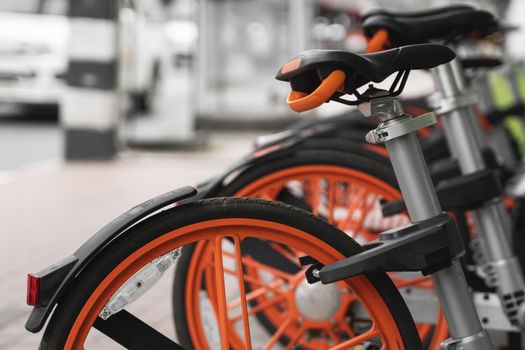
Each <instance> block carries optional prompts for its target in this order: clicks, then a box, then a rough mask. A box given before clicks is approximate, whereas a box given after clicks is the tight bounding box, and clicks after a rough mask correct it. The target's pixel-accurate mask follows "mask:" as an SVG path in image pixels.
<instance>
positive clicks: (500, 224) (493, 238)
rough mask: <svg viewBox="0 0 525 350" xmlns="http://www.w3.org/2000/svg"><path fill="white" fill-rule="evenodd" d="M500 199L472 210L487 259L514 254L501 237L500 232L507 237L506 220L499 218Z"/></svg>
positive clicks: (498, 258) (503, 257) (496, 258)
mask: <svg viewBox="0 0 525 350" xmlns="http://www.w3.org/2000/svg"><path fill="white" fill-rule="evenodd" d="M501 205H502V203H501V200H499V199H495V200H493V201H491V202H489V203H486V204H485V205H484V206H483V208H480V209H478V210H475V211H473V215H474V224H475V225H476V228H477V230H478V233H479V235H480V236H481V237H482V239H483V244H484V245H486V248H485V249H484V251H485V254H486V255H487V257H486V258H487V261H489V262H490V261H496V260H502V259H508V258H510V257H512V256H513V255H514V254H513V253H512V250H511V248H510V245H509V243H508V241H507V240H505V239H502V234H505V237H508V236H509V235H508V232H507V225H506V221H505V220H502V218H501V210H500V206H501Z"/></svg>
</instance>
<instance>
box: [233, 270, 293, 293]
mask: <svg viewBox="0 0 525 350" xmlns="http://www.w3.org/2000/svg"><path fill="white" fill-rule="evenodd" d="M224 273H228V274H230V275H234V276H235V275H236V274H237V272H235V271H233V270H231V269H227V268H224ZM244 280H245V281H246V282H249V283H250V284H253V285H255V286H257V287H264V288H266V289H268V291H272V292H275V293H282V291H281V290H279V289H278V287H279V286H280V285H282V283H280V284H278V285H277V287H274V286H273V285H272V283H265V282H263V281H261V280H259V279H257V278H255V277H253V276H250V275H244ZM275 281H281V282H283V281H282V279H276V280H274V281H273V282H275Z"/></svg>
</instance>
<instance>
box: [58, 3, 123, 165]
mask: <svg viewBox="0 0 525 350" xmlns="http://www.w3.org/2000/svg"><path fill="white" fill-rule="evenodd" d="M118 8H119V5H118V0H69V18H70V37H69V67H68V73H67V85H68V87H67V89H66V91H65V94H64V96H63V100H62V109H61V125H62V127H63V129H64V134H65V137H64V138H65V158H66V160H104V159H111V158H113V157H114V156H115V155H116V154H117V150H118V143H117V139H118V130H117V129H118V124H119V121H120V115H121V113H120V103H119V94H118V83H117V82H118V55H117V51H118V49H117V47H118V46H117V39H118V32H117V31H118V27H117V20H118Z"/></svg>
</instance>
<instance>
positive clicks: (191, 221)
mask: <svg viewBox="0 0 525 350" xmlns="http://www.w3.org/2000/svg"><path fill="white" fill-rule="evenodd" d="M126 237H127V238H126V239H117V240H115V241H113V242H111V243H110V245H109V246H108V247H107V249H105V250H104V252H103V253H101V254H100V255H99V256H97V257H96V258H95V260H94V261H93V262H92V263H91V264H90V265H89V266H88V267H87V268H86V269H85V270H84V271H82V273H81V274H80V275H79V276H78V277H77V280H76V282H75V284H74V285H73V286H72V287H71V288H70V289H69V290H68V292H67V293H66V295H65V296H64V298H63V299H62V300H61V302H60V303H59V304H58V306H57V308H56V310H55V311H54V313H53V315H52V318H51V320H50V322H49V325H48V326H47V328H46V330H45V333H44V336H43V340H42V343H41V348H43V349H64V348H65V349H80V348H89V345H90V343H89V341H90V335H91V334H92V333H96V331H94V329H98V330H99V331H101V332H103V333H104V334H106V335H107V336H109V337H111V338H112V339H116V340H117V341H118V342H119V343H120V344H121V345H124V346H125V347H127V348H133V349H151V348H155V349H159V348H170V345H171V346H175V345H174V343H171V341H170V340H169V339H167V338H166V337H165V336H163V335H162V334H161V333H158V332H153V333H152V332H151V330H150V331H147V329H148V326H145V324H144V323H141V321H140V320H138V319H136V318H135V317H134V316H133V315H132V314H131V313H130V312H128V311H127V309H125V310H121V311H119V312H118V313H115V314H112V315H110V316H109V318H107V320H103V318H102V314H103V313H104V311H105V310H113V309H112V306H111V305H110V304H111V302H112V301H113V300H115V299H114V298H115V296H118V295H123V294H122V293H123V291H126V293H127V294H128V295H129V294H130V292H129V289H126V288H128V287H129V286H130V284H128V283H131V286H133V287H136V288H140V287H141V286H143V285H145V284H146V283H148V278H146V277H144V276H145V275H147V273H145V272H144V271H146V270H145V269H149V268H150V267H151V266H157V264H158V262H159V259H163V258H164V257H166V256H177V254H175V255H173V252H179V250H178V248H179V247H181V246H184V245H186V246H188V245H195V244H198V243H199V242H205V243H207V244H210V247H211V246H212V247H213V249H212V250H211V251H210V252H208V253H211V254H213V256H214V261H215V265H214V274H213V275H208V276H207V277H208V281H207V283H210V287H211V286H213V287H211V289H212V290H213V292H214V295H215V297H214V299H213V303H214V310H215V312H216V314H217V317H216V322H217V323H218V325H219V331H220V335H221V336H220V338H221V342H220V348H222V349H250V348H251V345H250V344H251V343H253V342H261V341H262V342H264V343H265V344H266V345H265V348H268V349H269V348H272V344H275V335H269V336H267V337H266V338H264V337H263V338H261V339H262V340H261V339H256V338H257V337H258V335H257V334H255V333H253V332H254V329H255V325H253V323H254V322H255V321H254V320H253V319H252V318H251V317H250V316H249V315H251V314H253V313H254V312H257V310H254V309H253V308H252V307H251V306H250V305H249V303H248V301H249V299H250V298H252V297H253V295H250V294H248V293H246V292H245V290H244V284H245V283H246V282H248V281H247V280H246V278H247V276H245V274H244V271H245V270H246V269H247V268H249V267H250V266H251V264H264V262H263V261H261V260H259V256H258V255H257V254H255V253H254V249H253V248H254V246H255V247H257V246H258V245H260V244H273V245H280V246H282V247H288V248H289V249H294V250H297V251H301V252H302V253H303V254H308V255H310V256H312V257H314V258H316V259H318V260H319V261H321V262H322V263H325V264H327V263H331V262H334V261H337V260H338V259H341V258H343V257H344V256H348V255H351V254H355V253H356V252H358V251H360V250H361V249H362V248H360V246H359V245H358V244H356V243H355V242H354V241H353V240H352V239H350V238H349V237H347V236H345V235H344V234H341V232H340V231H339V230H337V228H335V227H333V226H330V225H328V224H327V223H325V222H324V221H322V220H320V219H318V218H315V217H314V216H312V215H311V214H308V213H306V212H303V211H301V210H299V209H295V208H293V207H290V206H286V205H284V204H280V203H272V202H268V201H262V200H254V199H235V198H219V199H210V200H204V201H200V202H196V203H192V204H188V205H184V206H181V207H177V208H172V209H169V210H166V211H164V212H162V213H160V214H157V215H155V216H153V217H150V218H149V219H147V220H145V221H143V222H141V223H139V224H137V225H136V226H134V227H132V228H131V231H130V232H129V234H127V235H126ZM225 254H226V255H227V256H229V257H230V258H229V259H226V258H224V255H225ZM182 256H183V257H184V253H183V255H182ZM280 260H286V261H287V264H288V270H279V269H277V268H275V267H272V266H269V265H268V268H269V269H270V271H273V273H274V275H273V277H274V278H275V279H274V280H273V282H272V283H274V289H273V291H274V292H275V294H274V295H275V296H276V295H277V291H278V290H280V289H281V288H279V287H277V286H278V285H284V284H285V280H286V281H294V283H299V284H300V285H301V286H302V287H301V288H305V290H308V286H309V285H307V284H305V283H303V282H302V281H303V280H304V269H303V268H301V267H299V266H298V262H297V261H295V260H294V259H289V258H286V257H285V256H284V255H282V256H281V258H280ZM161 265H162V264H161ZM147 271H149V270H147ZM284 271H286V272H284ZM270 275H272V274H271V273H270ZM279 281H281V282H279ZM316 288H317V290H321V291H322V290H324V289H328V290H331V291H332V292H338V291H339V290H342V289H344V290H348V291H351V292H352V294H348V295H349V296H351V300H349V302H348V303H347V305H346V306H347V307H348V308H357V307H358V306H359V307H360V309H359V310H360V312H365V314H366V322H368V325H367V327H361V328H360V330H359V333H354V331H350V330H347V329H333V332H336V333H334V334H337V340H336V341H334V342H333V343H331V344H326V345H327V346H325V347H323V348H328V347H330V348H333V349H343V348H344V349H349V348H350V349H351V348H356V349H357V347H358V346H360V345H362V344H364V343H366V342H368V343H376V344H378V346H381V347H383V346H384V347H385V348H388V349H418V348H420V347H421V345H420V341H419V338H418V337H417V332H416V330H415V327H414V324H413V321H412V319H411V316H410V314H409V313H408V310H407V308H406V306H405V305H404V303H403V301H402V299H401V297H400V295H399V293H398V292H397V290H396V289H395V287H394V286H393V284H392V283H391V282H390V280H389V279H388V277H387V276H386V275H384V274H379V275H374V276H358V277H355V278H352V279H349V280H347V281H344V282H341V283H340V284H339V285H337V284H333V285H329V286H323V285H318V286H317V287H316ZM126 293H124V294H126ZM286 302H290V303H293V300H291V299H288V300H286ZM326 302H327V303H329V300H326ZM278 303H280V301H279V302H277V304H278ZM232 305H233V306H232ZM320 306H322V304H321V305H320ZM195 307H197V308H199V305H198V304H196V305H195ZM239 315H240V317H239ZM103 316H104V317H108V314H107V313H105V314H104V315H103ZM232 318H236V319H237V322H234V321H232ZM303 322H304V323H307V322H308V321H307V320H303ZM363 322H365V321H363ZM284 323H285V324H287V326H286V327H283V328H284V330H283V332H285V333H288V331H289V329H288V327H289V328H290V330H291V329H296V328H297V327H302V325H303V324H302V323H296V322H295V319H291V318H289V319H288V320H285V321H284ZM145 329H146V331H145ZM300 329H302V328H300ZM355 332H357V330H356V331H355ZM95 336H96V334H95ZM307 336H310V334H307V333H306V332H305V331H299V333H296V334H295V336H294V339H293V341H292V342H291V343H290V344H288V346H287V347H288V348H291V347H292V346H294V345H295V344H302V343H303V341H305V340H304V339H306V337H307ZM250 339H251V340H250ZM199 341H200V342H202V344H199V345H197V346H195V347H196V348H197V349H206V348H209V346H208V345H207V344H206V343H205V342H206V339H205V338H200V339H199ZM95 344H96V345H95V346H96V347H100V345H98V344H99V343H95ZM215 348H216V347H213V348H212V349H215Z"/></svg>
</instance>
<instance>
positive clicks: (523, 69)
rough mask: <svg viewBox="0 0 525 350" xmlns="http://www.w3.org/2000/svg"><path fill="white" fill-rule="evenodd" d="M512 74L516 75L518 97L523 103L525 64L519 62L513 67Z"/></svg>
mask: <svg viewBox="0 0 525 350" xmlns="http://www.w3.org/2000/svg"><path fill="white" fill-rule="evenodd" d="M513 72H514V74H515V75H516V85H517V87H518V93H519V95H520V96H519V97H520V98H521V101H522V102H523V103H525V66H524V65H523V64H520V65H519V66H516V67H515V68H514V69H513Z"/></svg>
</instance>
